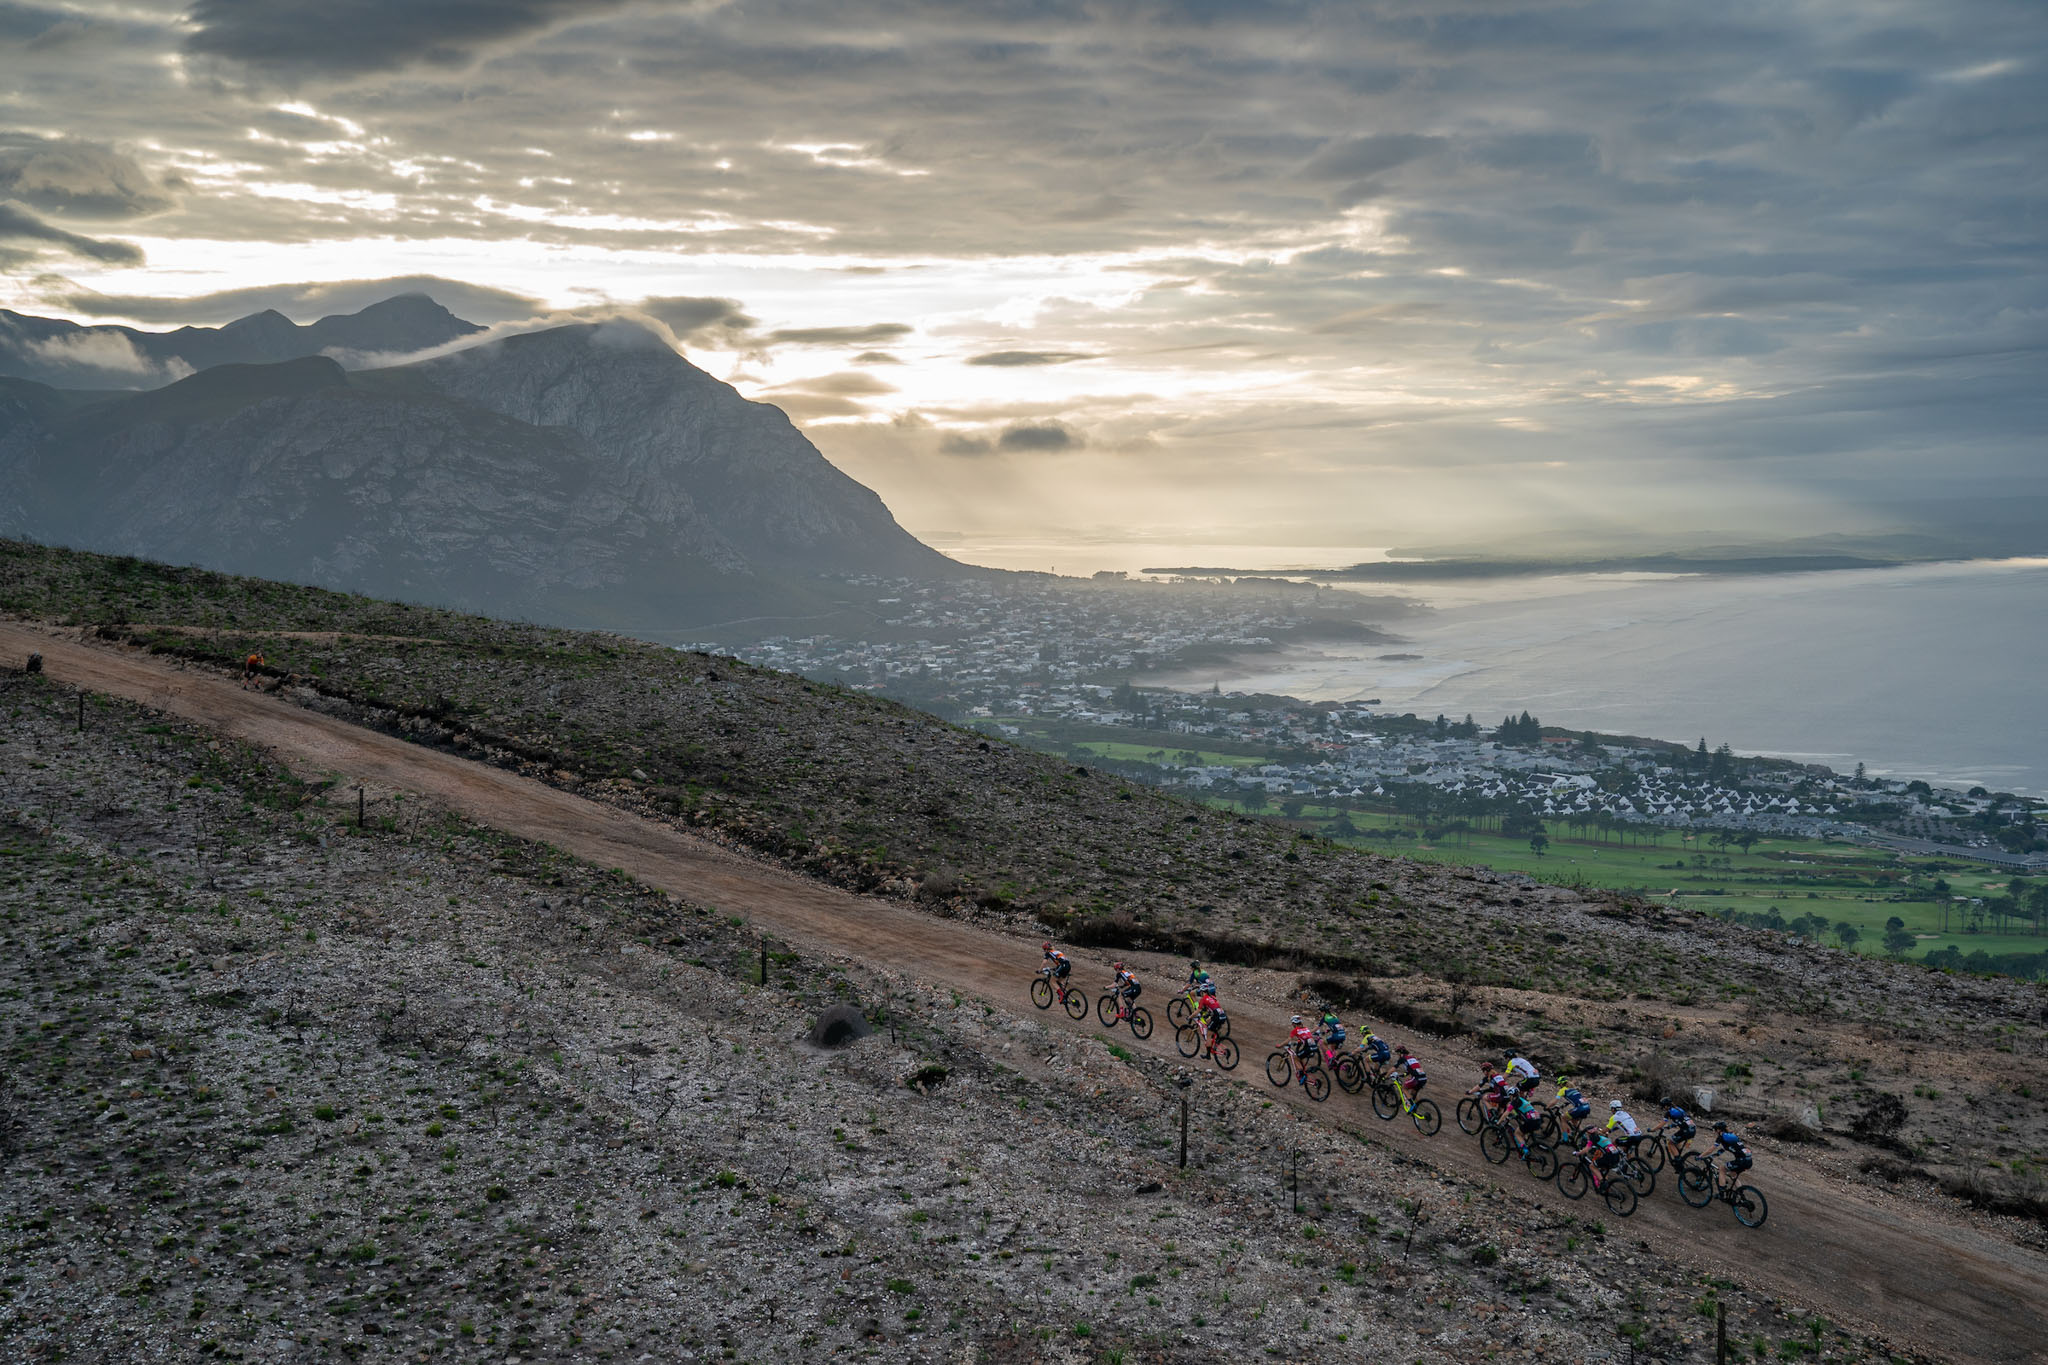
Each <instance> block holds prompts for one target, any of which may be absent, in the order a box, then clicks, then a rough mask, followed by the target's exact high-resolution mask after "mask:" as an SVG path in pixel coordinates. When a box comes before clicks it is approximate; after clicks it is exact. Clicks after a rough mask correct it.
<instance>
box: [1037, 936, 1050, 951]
mask: <svg viewBox="0 0 2048 1365" xmlns="http://www.w3.org/2000/svg"><path fill="white" fill-rule="evenodd" d="M1038 946H1039V949H1040V950H1041V951H1043V952H1048V953H1049V952H1051V951H1052V940H1051V939H1047V940H1046V941H1045V942H1043V943H1041V944H1039V945H1038Z"/></svg>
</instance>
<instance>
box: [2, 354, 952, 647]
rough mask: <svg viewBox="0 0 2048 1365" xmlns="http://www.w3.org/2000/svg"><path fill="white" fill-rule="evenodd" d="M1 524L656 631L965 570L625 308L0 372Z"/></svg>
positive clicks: (815, 611)
mask: <svg viewBox="0 0 2048 1365" xmlns="http://www.w3.org/2000/svg"><path fill="white" fill-rule="evenodd" d="M358 316H359V317H360V316H363V315H358ZM329 321H332V320H331V319H330V320H329ZM324 325H325V324H316V327H319V326H324ZM465 325H466V324H465ZM301 330H306V331H311V330H314V329H301ZM0 530H4V531H6V532H8V533H10V534H14V535H19V536H24V537H28V538H33V539H36V540H40V541H43V542H45V543H57V544H70V545H78V546H84V547H89V548H94V549H102V550H111V551H119V552H122V553H130V554H137V555H144V556H148V557H151V558H155V559H162V560H167V561H171V562H174V563H198V564H205V565H208V566H212V567H218V568H221V569H225V570H229V571H232V572H237V573H248V574H260V575H264V576H267V577H272V578H279V579H286V580H291V581H297V582H313V583H320V584H324V585H328V586H334V587H340V588H346V589H351V590H356V591H362V592H367V593H373V594H377V595H380V596H386V597H396V598H402V599H407V600H412V601H422V602H434V603H440V604H447V605H454V606H459V607H463V608H466V609H471V610H478V611H487V612H491V613H493V614H496V615H501V616H509V617H514V618H523V619H532V620H546V621H554V622H563V623H569V624H574V625H583V626H601V627H605V628H609V629H617V630H624V631H631V632H634V633H636V634H640V635H643V636H655V637H661V636H664V635H666V636H670V637H673V636H677V635H688V634H689V633H690V632H691V631H693V630H699V629H702V628H705V627H710V626H715V625H717V624H718V623H720V622H721V621H726V620H732V619H737V618H743V617H754V616H767V615H787V616H804V615H819V614H822V613H829V612H832V611H834V610H836V609H838V608H839V607H840V605H842V604H841V599H842V598H844V597H845V595H846V592H845V590H844V589H843V588H841V587H839V586H836V585H834V584H831V583H829V582H826V581H824V580H823V579H821V577H820V576H821V575H825V574H849V573H863V574H882V575H922V576H941V575H947V574H960V573H966V572H969V571H968V570H966V569H963V568H962V567H961V566H960V565H957V564H954V563H953V562H952V561H950V560H948V559H945V558H944V557H943V556H941V555H939V554H938V553H937V552H936V551H933V550H931V549H928V548H927V547H925V546H924V545H922V544H920V543H919V542H918V541H917V540H915V539H914V538H912V537H911V536H910V535H909V534H908V533H907V532H905V531H904V530H903V529H902V528H901V527H900V526H898V525H897V524H896V522H895V519H894V518H893V517H891V516H890V515H889V511H888V509H887V508H886V507H884V506H883V505H882V502H881V500H880V499H879V498H878V497H876V496H875V494H874V493H873V492H871V491H870V490H868V489H867V488H864V487H862V486H861V485H860V484H858V483H856V482H854V481H853V480H852V479H850V478H848V477H847V476H846V475H844V474H842V473H840V472H839V471H838V470H837V469H835V468H834V467H833V466H832V465H831V464H830V463H829V462H828V461H826V460H825V458H824V457H823V456H821V455H820V454H819V453H818V452H817V450H816V449H815V448H814V447H813V446H812V445H811V444H810V442H809V441H807V440H806V439H805V438H804V436H803V435H802V433H800V432H799V431H797V430H796V428H795V427H793V426H792V425H791V424H790V422H789V419H788V418H787V417H786V416H784V415H783V413H782V412H781V411H780V410H778V409H776V408H773V407H770V406H767V405H765V404H759V403H752V402H749V401H747V400H746V399H744V398H742V397H740V396H739V394H738V393H736V392H735V391H734V390H733V389H732V388H731V387H730V386H729V385H726V384H723V383H721V382H719V381H718V380H715V379H713V378H711V376H709V375H707V374H705V373H704V372H703V371H701V370H699V369H697V368H696V367H695V366H693V365H691V364H690V363H689V362H688V361H686V360H684V359H683V358H682V357H681V356H680V355H677V354H676V353H675V351H674V350H673V349H672V348H671V347H670V346H669V345H668V344H667V343H666V342H665V341H664V340H663V339H662V338H660V337H659V336H657V335H656V334H655V333H653V332H652V331H649V330H647V329H646V328H644V327H640V326H636V325H634V324H631V323H625V322H617V323H606V324H602V325H586V326H573V327H563V328H556V329H552V330H549V331H544V332H538V333H532V334H529V335H524V336H519V337H514V338H511V339H509V340H502V341H494V342H489V343H484V344H479V345H476V346H474V347H471V348H469V349H466V350H460V351H457V352H455V353H453V354H450V355H447V356H444V357H442V358H440V359H436V360H430V361H426V362H423V363H419V364H413V365H407V366H401V367H395V368H388V369H383V370H376V371H365V372H350V371H348V370H345V369H344V368H343V367H342V366H341V365H340V364H338V363H336V362H335V361H334V360H332V359H330V358H327V357H324V356H306V357H304V358H300V359H295V360H287V361H282V362H279V363H275V364H261V365H256V364H222V365H216V366H214V367H212V368H210V369H205V370H202V371H200V372H199V373H197V374H194V375H192V376H190V377H189V378H186V379H183V380H180V381H179V382H177V383H174V384H170V385H167V386H165V387H163V388H160V389H156V390H153V391H150V392H147V393H142V394H136V395H114V396H107V395H85V394H80V393H78V392H75V391H65V390H57V389H53V388H50V387H48V386H44V385H39V384H36V383H34V382H32V381H28V380H19V379H17V380H11V381H0Z"/></svg>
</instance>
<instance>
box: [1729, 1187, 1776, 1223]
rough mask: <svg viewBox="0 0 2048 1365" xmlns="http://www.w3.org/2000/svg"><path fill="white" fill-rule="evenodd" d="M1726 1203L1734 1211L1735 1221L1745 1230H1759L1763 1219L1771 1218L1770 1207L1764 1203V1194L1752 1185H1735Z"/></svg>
mask: <svg viewBox="0 0 2048 1365" xmlns="http://www.w3.org/2000/svg"><path fill="white" fill-rule="evenodd" d="M1728 1202H1729V1204H1730V1205H1731V1206H1732V1207H1733V1208H1734V1210H1735V1221H1736V1222H1738V1223H1740V1224H1742V1226H1744V1227H1746V1228H1760V1227H1762V1226H1763V1225H1764V1219H1766V1218H1768V1217H1770V1216H1771V1206H1770V1205H1769V1204H1768V1203H1766V1202H1765V1201H1764V1192H1763V1191H1762V1190H1760V1189H1758V1188H1757V1187H1756V1186H1754V1185H1737V1186H1736V1187H1735V1194H1734V1195H1733V1197H1731V1198H1730V1199H1729V1201H1728Z"/></svg>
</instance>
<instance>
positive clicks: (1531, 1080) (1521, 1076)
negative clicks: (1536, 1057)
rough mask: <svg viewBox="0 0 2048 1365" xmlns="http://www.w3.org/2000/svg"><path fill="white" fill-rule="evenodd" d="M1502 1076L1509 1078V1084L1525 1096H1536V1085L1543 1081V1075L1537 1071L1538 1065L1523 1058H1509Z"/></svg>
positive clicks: (1502, 1069)
mask: <svg viewBox="0 0 2048 1365" xmlns="http://www.w3.org/2000/svg"><path fill="white" fill-rule="evenodd" d="M1501 1074H1502V1075H1503V1076H1505V1077H1507V1078H1508V1084H1510V1085H1512V1086H1514V1087H1515V1088H1517V1089H1518V1090H1520V1091H1521V1092H1522V1093H1523V1094H1524V1095H1530V1094H1534V1093H1535V1090H1536V1083H1537V1082H1538V1081H1540V1080H1542V1079H1543V1073H1542V1072H1540V1071H1538V1070H1537V1069H1536V1063H1534V1062H1532V1061H1530V1060H1529V1059H1528V1058H1527V1057H1521V1056H1515V1057H1510V1058H1508V1063H1507V1065H1506V1066H1504V1067H1502V1068H1501Z"/></svg>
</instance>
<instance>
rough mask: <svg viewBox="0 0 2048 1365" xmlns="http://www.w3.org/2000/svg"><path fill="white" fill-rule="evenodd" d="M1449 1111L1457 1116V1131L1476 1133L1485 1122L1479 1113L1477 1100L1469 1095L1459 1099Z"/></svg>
mask: <svg viewBox="0 0 2048 1365" xmlns="http://www.w3.org/2000/svg"><path fill="white" fill-rule="evenodd" d="M1451 1112H1452V1114H1454V1115H1455V1116H1456V1117H1457V1120H1458V1131H1459V1132H1461V1133H1476V1132H1478V1131H1479V1130H1480V1129H1481V1128H1482V1127H1484V1126H1485V1124H1486V1120H1485V1118H1484V1117H1482V1116H1481V1115H1480V1113H1479V1101H1478V1100H1476V1099H1474V1098H1473V1097H1472V1096H1470V1095H1467V1096H1466V1097H1465V1098H1464V1099H1462V1100H1459V1101H1458V1107H1457V1108H1456V1109H1453V1110H1452V1111H1451Z"/></svg>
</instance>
